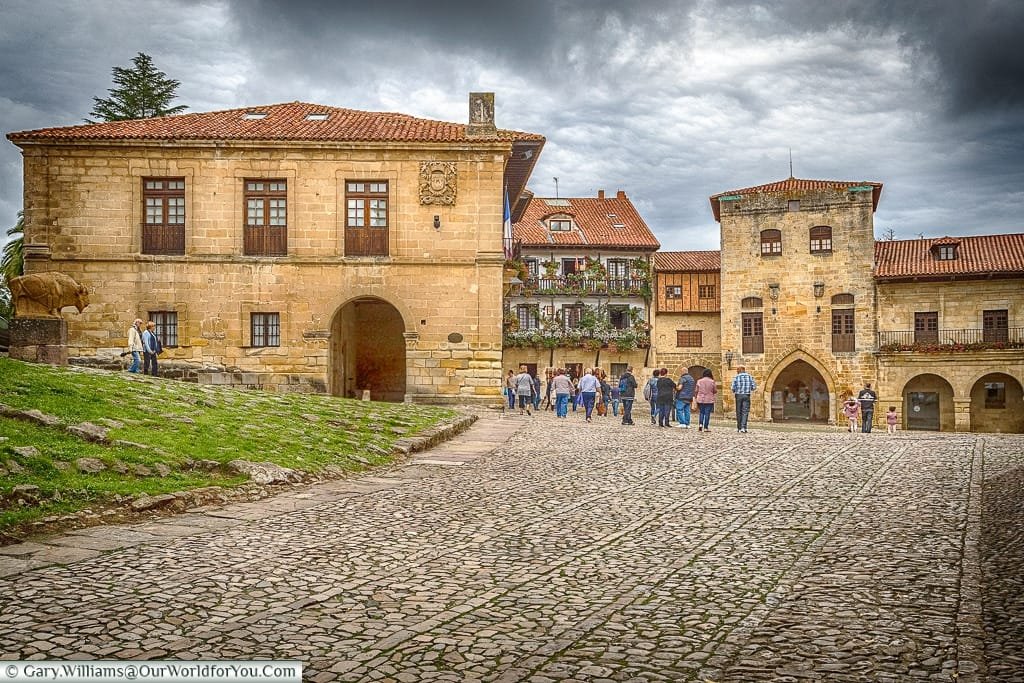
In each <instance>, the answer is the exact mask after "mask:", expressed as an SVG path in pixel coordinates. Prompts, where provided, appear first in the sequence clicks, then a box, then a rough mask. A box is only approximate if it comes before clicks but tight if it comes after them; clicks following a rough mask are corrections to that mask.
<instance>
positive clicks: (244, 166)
mask: <svg viewBox="0 0 1024 683" xmlns="http://www.w3.org/2000/svg"><path fill="white" fill-rule="evenodd" d="M284 106H289V105H284ZM319 109H323V108H319ZM269 110H270V116H274V115H275V114H276V112H275V111H274V108H273V107H271V108H269ZM330 111H333V110H330ZM344 111H348V110H344ZM332 115H333V114H332ZM199 116H203V115H199ZM381 116H390V115H381ZM175 118H176V117H175ZM404 118H405V119H409V117H404ZM414 121H415V120H414ZM99 125H114V124H99ZM446 125H449V126H453V127H454V126H455V124H446ZM54 130H77V129H54ZM64 137H67V136H46V135H43V136H36V137H33V136H31V135H24V134H12V136H11V138H12V140H14V142H15V143H16V144H18V145H19V146H20V147H22V149H23V154H24V171H25V227H26V229H25V241H26V254H27V259H26V270H27V272H29V273H32V272H38V271H44V270H60V271H62V272H65V273H67V274H69V275H71V276H72V277H74V278H75V279H76V280H78V281H79V282H81V283H83V284H85V285H86V286H88V287H89V290H90V292H91V300H92V304H91V306H90V307H89V309H88V310H87V311H86V312H85V313H84V314H83V315H81V316H76V318H75V319H74V320H71V321H69V326H68V327H69V355H70V356H71V357H72V358H73V359H74V358H75V357H81V358H89V357H98V356H99V357H107V358H113V357H115V356H116V355H117V354H118V353H119V352H120V351H122V350H123V349H124V348H125V345H126V341H125V335H126V330H127V329H128V327H129V325H130V324H131V321H132V320H134V319H135V318H136V317H140V318H143V319H147V318H149V317H150V313H151V312H154V311H171V312H174V313H176V319H177V329H176V333H177V344H176V345H174V346H170V345H166V344H165V354H164V356H162V362H163V361H164V360H166V361H169V362H185V363H189V364H192V365H194V366H195V367H196V368H197V369H199V370H204V372H201V374H200V375H199V377H200V380H201V381H209V382H215V383H238V378H240V377H245V378H248V379H249V380H254V381H253V382H243V383H246V384H254V385H257V386H261V387H263V388H269V389H276V390H287V391H332V392H333V393H335V394H339V395H349V396H360V395H361V394H362V391H363V390H364V389H370V390H371V391H372V393H373V394H374V395H373V398H375V399H376V398H387V399H392V400H394V399H398V400H401V399H402V398H406V399H407V400H416V401H419V400H425V401H430V402H446V401H451V402H464V401H467V400H470V401H472V400H484V401H488V402H490V401H494V400H495V399H496V398H497V397H498V396H499V394H500V392H501V348H502V339H501V334H502V321H501V310H502V306H501V302H502V262H503V253H502V198H503V187H504V185H505V183H506V179H505V173H506V169H507V165H508V164H509V160H510V157H512V156H513V147H514V142H513V140H512V139H511V136H504V137H502V136H495V135H492V136H491V137H488V138H482V139H473V140H468V139H466V138H465V136H463V139H461V140H457V141H452V142H443V141H438V140H433V139H425V140H422V141H419V140H415V141H409V140H405V141H387V140H376V141H374V140H371V141H359V140H318V141H303V140H294V139H277V140H254V139H241V140H232V139H224V140H185V139H161V140H157V141H149V140H140V139H131V138H127V139H119V140H111V141H108V140H91V139H88V140H70V141H68V140H66V139H64ZM72 137H73V136H72ZM542 140H543V139H542V138H539V136H534V138H531V141H534V144H537V145H538V149H539V144H542ZM536 141H540V142H539V144H538V143H537V142H536ZM425 162H430V165H429V167H430V168H442V169H444V170H446V171H448V172H447V173H446V174H445V175H444V178H443V180H444V183H442V190H445V191H446V194H445V197H444V198H445V201H444V202H435V203H431V204H425V203H423V202H422V193H421V177H422V169H423V168H424V166H423V164H424V163H425ZM532 163H533V162H531V163H530V168H532ZM527 170H528V169H527ZM527 175H528V173H527ZM152 178H158V179H159V178H182V179H184V216H185V218H184V239H185V247H184V250H183V251H184V253H181V254H173V255H167V254H152V253H143V252H144V249H143V244H142V226H143V224H144V221H145V220H146V218H145V215H144V211H145V206H146V204H145V202H144V197H143V193H144V189H143V188H144V179H152ZM252 179H267V180H269V179H280V180H282V181H284V183H285V185H286V187H287V195H286V200H287V201H286V212H287V214H286V224H287V252H286V254H285V255H281V256H262V255H261V256H247V255H245V253H244V247H243V230H244V225H245V223H246V216H247V214H246V210H247V204H246V196H245V194H244V192H245V189H244V188H245V185H246V181H247V180H252ZM349 181H364V182H371V181H373V182H377V183H386V188H387V190H386V197H385V199H386V202H387V228H386V229H387V237H386V239H387V250H386V252H385V254H384V255H376V256H353V255H348V254H346V242H345V240H346V236H345V233H346V208H347V207H346V182H349ZM456 182H457V185H458V192H457V194H456V193H455V192H454V190H453V187H454V183H456ZM357 303H358V304H368V305H369V304H374V303H376V304H378V305H379V306H381V307H382V308H384V309H387V310H389V311H391V312H392V316H391V318H392V322H390V323H385V322H381V321H380V320H378V318H379V316H376V314H364V315H365V316H366V317H363V318H358V317H356V318H353V315H356V308H354V305H355V304H357ZM258 313H273V314H278V315H279V321H280V330H279V334H280V340H279V343H278V344H274V345H268V344H259V345H257V344H254V343H253V339H252V335H253V323H252V315H253V314H258ZM350 313H351V314H352V315H349V314H350ZM353 320H355V321H356V323H355V324H354V323H353ZM395 321H397V323H396V322H395ZM361 327H364V328H365V329H361ZM453 333H457V334H458V335H460V336H461V341H458V342H451V341H449V335H452V334H453ZM378 335H380V336H378ZM367 342H368V343H367ZM377 347H379V348H386V349H388V352H387V354H384V353H381V354H379V356H378V357H377V358H376V359H375V357H374V355H373V354H374V349H375V348H377ZM396 354H398V355H399V356H400V355H401V354H404V362H403V361H402V359H401V358H399V360H398V362H397V364H394V365H393V367H392V366H388V367H387V368H386V369H387V370H388V371H389V372H392V373H397V374H399V375H400V377H399V378H398V380H397V381H394V382H387V381H383V382H376V383H375V384H373V386H363V385H362V384H365V383H367V382H369V381H370V380H364V381H362V382H361V381H360V380H359V376H360V375H363V376H366V373H367V372H373V371H374V368H373V367H372V366H374V365H379V363H377V360H380V361H381V362H384V360H385V358H384V356H385V355H387V356H388V357H393V356H394V355H396ZM357 355H359V358H360V359H361V360H359V365H360V367H358V368H357V367H356V365H357V363H356V360H354V359H355V358H356V356H357ZM364 361H365V362H364ZM377 370H378V371H379V370H380V369H379V368H377Z"/></svg>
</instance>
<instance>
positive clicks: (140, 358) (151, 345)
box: [121, 318, 163, 377]
mask: <svg viewBox="0 0 1024 683" xmlns="http://www.w3.org/2000/svg"><path fill="white" fill-rule="evenodd" d="M162 352H163V345H162V344H161V343H160V337H158V336H157V333H156V323H155V322H153V321H152V320H150V321H149V322H147V323H146V326H145V329H143V327H142V318H136V319H135V322H133V323H132V326H131V327H129V328H128V353H130V354H131V356H132V364H131V366H130V367H129V368H128V372H138V371H139V364H140V362H141V363H142V374H144V375H150V374H151V375H153V376H154V377H156V376H157V375H158V374H159V372H158V370H157V361H156V358H157V356H159V355H160V354H161V353H162ZM121 355H122V356H123V355H125V354H123V353H122V354H121Z"/></svg>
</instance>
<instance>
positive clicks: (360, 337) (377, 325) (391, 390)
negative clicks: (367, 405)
mask: <svg viewBox="0 0 1024 683" xmlns="http://www.w3.org/2000/svg"><path fill="white" fill-rule="evenodd" d="M404 332H405V322H404V321H403V320H402V315H401V314H400V313H399V312H398V309H396V308H395V307H394V306H392V305H391V304H389V303H388V302H387V301H384V300H383V299H376V298H371V297H364V298H360V299H354V300H352V301H350V302H348V303H347V304H345V305H344V306H342V307H341V308H340V309H339V310H338V312H337V313H336V314H335V316H334V321H333V322H332V323H331V393H332V394H333V395H335V396H345V397H347V398H361V397H362V395H363V391H366V390H369V392H370V398H371V400H374V401H392V402H401V401H403V400H404V399H405V394H406V364H405V337H404V336H403V334H404Z"/></svg>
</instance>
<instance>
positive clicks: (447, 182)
mask: <svg viewBox="0 0 1024 683" xmlns="http://www.w3.org/2000/svg"><path fill="white" fill-rule="evenodd" d="M457 179H458V174H457V172H456V170H455V162H454V161H421V162H420V204H445V205H449V206H450V205H452V204H454V203H455V192H456V185H457V183H456V180H457Z"/></svg>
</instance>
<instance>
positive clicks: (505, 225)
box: [501, 187, 512, 259]
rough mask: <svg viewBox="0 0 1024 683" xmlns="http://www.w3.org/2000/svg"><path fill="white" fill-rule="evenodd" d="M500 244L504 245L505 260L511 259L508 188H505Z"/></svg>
mask: <svg viewBox="0 0 1024 683" xmlns="http://www.w3.org/2000/svg"><path fill="white" fill-rule="evenodd" d="M501 230H502V235H501V236H502V238H503V239H502V240H501V241H502V243H503V244H504V245H505V258H507V259H510V258H512V211H511V210H510V209H509V206H508V188H507V187H506V188H505V213H504V215H503V216H502V227H501Z"/></svg>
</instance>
